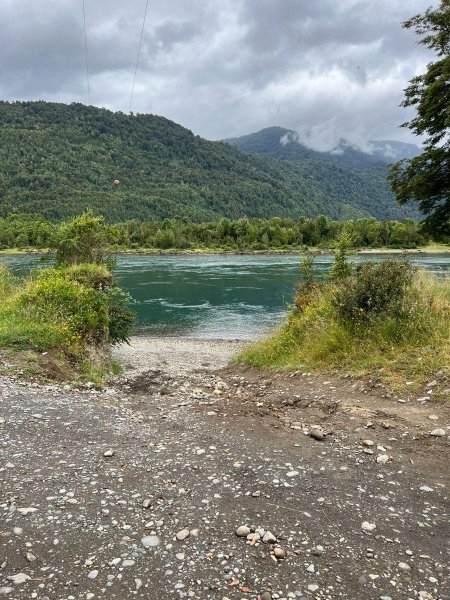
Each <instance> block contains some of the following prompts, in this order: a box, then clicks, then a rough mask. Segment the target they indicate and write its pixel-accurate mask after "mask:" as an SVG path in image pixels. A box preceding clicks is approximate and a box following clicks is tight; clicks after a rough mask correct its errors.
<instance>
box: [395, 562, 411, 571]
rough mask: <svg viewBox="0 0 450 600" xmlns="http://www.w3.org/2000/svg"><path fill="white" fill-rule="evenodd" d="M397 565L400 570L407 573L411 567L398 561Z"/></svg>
mask: <svg viewBox="0 0 450 600" xmlns="http://www.w3.org/2000/svg"><path fill="white" fill-rule="evenodd" d="M397 566H398V568H399V570H400V571H403V572H405V573H407V572H408V571H411V567H410V566H409V565H408V563H405V562H399V563H398V565H397Z"/></svg>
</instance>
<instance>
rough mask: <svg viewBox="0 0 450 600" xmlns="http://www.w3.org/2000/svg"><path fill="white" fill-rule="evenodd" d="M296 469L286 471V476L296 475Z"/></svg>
mask: <svg viewBox="0 0 450 600" xmlns="http://www.w3.org/2000/svg"><path fill="white" fill-rule="evenodd" d="M297 475H298V471H288V472H287V473H286V477H297Z"/></svg>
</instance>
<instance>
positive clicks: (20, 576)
mask: <svg viewBox="0 0 450 600" xmlns="http://www.w3.org/2000/svg"><path fill="white" fill-rule="evenodd" d="M7 579H8V580H9V581H12V582H13V583H14V585H20V584H21V583H25V582H26V581H28V580H29V579H30V576H29V575H27V574H26V573H17V574H16V575H10V576H9V577H8V578H7Z"/></svg>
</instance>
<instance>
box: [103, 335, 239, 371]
mask: <svg viewBox="0 0 450 600" xmlns="http://www.w3.org/2000/svg"><path fill="white" fill-rule="evenodd" d="M248 343H250V342H246V341H242V340H209V339H191V338H181V337H153V336H144V335H142V336H134V337H133V338H132V339H131V343H130V345H122V346H120V347H119V348H117V349H116V350H115V351H114V358H116V359H117V360H119V361H120V362H121V363H122V365H123V367H124V369H125V372H126V373H129V374H133V375H137V374H139V373H143V372H145V371H147V370H148V369H160V370H162V371H164V372H166V373H168V374H169V375H179V374H180V373H183V374H187V373H190V372H192V371H195V370H198V369H201V370H205V371H212V370H216V369H221V368H223V367H225V366H227V364H228V363H229V362H230V360H231V359H232V358H233V356H235V355H236V354H237V353H238V352H239V351H240V350H241V349H242V348H244V347H245V346H246V345H247V344H248Z"/></svg>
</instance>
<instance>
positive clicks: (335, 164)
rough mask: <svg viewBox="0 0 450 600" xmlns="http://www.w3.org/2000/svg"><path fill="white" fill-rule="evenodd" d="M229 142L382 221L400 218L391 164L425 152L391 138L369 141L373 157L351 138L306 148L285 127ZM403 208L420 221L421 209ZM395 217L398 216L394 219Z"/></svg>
mask: <svg viewBox="0 0 450 600" xmlns="http://www.w3.org/2000/svg"><path fill="white" fill-rule="evenodd" d="M223 141H224V142H226V143H228V144H230V145H232V146H233V147H235V148H238V149H239V150H241V151H242V152H248V153H250V154H258V155H262V156H265V157H272V158H276V159H277V160H280V161H283V162H284V163H289V164H291V165H292V166H293V167H294V168H295V169H296V170H297V172H298V173H300V174H304V175H306V176H308V177H309V178H310V180H313V181H314V183H315V185H316V188H317V189H322V190H324V191H325V193H328V194H330V195H334V193H335V192H336V191H337V190H339V193H340V197H341V199H343V200H345V202H349V203H351V204H357V205H358V206H359V207H360V208H361V209H363V210H365V211H368V212H371V213H372V214H374V215H375V216H377V217H378V218H387V216H388V215H389V218H398V217H399V216H400V213H398V212H397V211H396V208H398V207H394V205H395V197H394V195H393V194H392V193H391V192H390V190H389V185H388V182H387V180H386V176H387V172H388V171H387V165H388V164H389V163H391V162H393V161H396V160H399V159H400V158H409V157H411V156H416V155H417V154H419V153H420V149H419V148H418V147H417V146H415V145H414V144H403V143H402V142H395V141H388V140H386V141H372V142H369V143H368V147H369V148H370V150H371V152H370V153H369V152H364V151H363V150H361V148H359V147H358V146H357V145H355V144H352V143H351V142H349V141H348V140H345V139H341V140H340V141H339V142H338V144H337V145H336V146H335V147H334V148H333V149H332V150H331V151H329V152H319V151H316V150H313V149H312V148H309V147H308V146H307V145H306V144H302V143H301V139H300V136H299V134H298V133H296V132H295V131H293V130H292V129H285V128H284V127H268V128H266V129H263V130H261V131H258V132H256V133H251V134H250V135H245V136H242V137H238V138H229V139H226V140H223ZM403 154H404V156H403ZM403 210H404V212H402V215H403V217H405V216H409V217H412V218H418V217H419V213H418V211H417V210H416V208H415V207H411V206H408V207H403ZM393 214H396V215H397V216H396V217H392V215H393Z"/></svg>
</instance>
